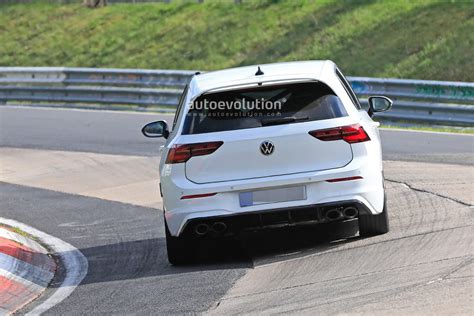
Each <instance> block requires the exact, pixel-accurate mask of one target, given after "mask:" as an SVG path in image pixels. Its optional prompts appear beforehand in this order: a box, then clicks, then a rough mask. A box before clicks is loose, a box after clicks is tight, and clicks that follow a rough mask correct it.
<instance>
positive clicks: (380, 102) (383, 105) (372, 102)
mask: <svg viewBox="0 0 474 316" xmlns="http://www.w3.org/2000/svg"><path fill="white" fill-rule="evenodd" d="M368 102H369V110H368V113H369V116H370V117H372V116H373V115H374V113H376V112H385V111H388V110H390V109H391V108H392V104H393V102H392V100H390V99H389V98H387V97H384V96H373V97H369V99H368Z"/></svg>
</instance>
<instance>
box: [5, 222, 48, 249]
mask: <svg viewBox="0 0 474 316" xmlns="http://www.w3.org/2000/svg"><path fill="white" fill-rule="evenodd" d="M0 237H2V238H5V239H10V240H13V241H16V242H18V243H19V244H22V245H24V246H26V247H28V248H30V249H32V250H34V251H35V252H39V253H44V254H48V251H47V250H46V249H44V247H43V246H41V245H40V244H38V243H37V242H36V241H34V240H31V239H29V238H26V237H25V236H22V235H20V234H18V233H15V232H14V231H12V230H10V229H8V228H6V227H0Z"/></svg>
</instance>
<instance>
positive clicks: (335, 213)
mask: <svg viewBox="0 0 474 316" xmlns="http://www.w3.org/2000/svg"><path fill="white" fill-rule="evenodd" d="M358 214H359V210H358V209H357V208H355V207H353V206H347V207H344V208H333V209H330V210H329V211H327V212H326V214H325V218H326V220H328V221H331V222H332V221H337V220H340V219H353V218H356V217H357V215H358Z"/></svg>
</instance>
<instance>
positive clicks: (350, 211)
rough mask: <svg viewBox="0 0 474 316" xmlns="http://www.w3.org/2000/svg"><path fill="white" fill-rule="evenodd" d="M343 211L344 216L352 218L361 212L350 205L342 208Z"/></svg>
mask: <svg viewBox="0 0 474 316" xmlns="http://www.w3.org/2000/svg"><path fill="white" fill-rule="evenodd" d="M342 213H343V214H344V218H346V219H352V218H355V217H356V216H357V215H358V214H359V210H358V209H356V208H355V207H353V206H349V207H346V208H344V210H342Z"/></svg>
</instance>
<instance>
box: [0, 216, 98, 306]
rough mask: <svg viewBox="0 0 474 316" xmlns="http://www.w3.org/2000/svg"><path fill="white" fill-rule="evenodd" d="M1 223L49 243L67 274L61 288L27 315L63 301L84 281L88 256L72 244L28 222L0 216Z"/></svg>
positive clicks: (46, 243)
mask: <svg viewBox="0 0 474 316" xmlns="http://www.w3.org/2000/svg"><path fill="white" fill-rule="evenodd" d="M0 223H4V224H6V225H9V226H13V227H18V228H19V229H21V230H22V231H24V232H27V233H28V234H30V235H32V236H35V237H37V238H39V239H40V240H41V242H42V243H44V244H45V245H48V247H49V249H51V250H52V251H53V252H54V253H55V254H56V255H57V256H59V257H60V259H61V263H62V268H63V269H64V271H65V273H66V276H65V277H64V280H63V282H62V283H61V285H60V286H59V288H57V289H56V290H55V291H54V293H53V294H52V295H51V296H50V297H49V298H47V299H46V300H45V301H44V302H43V303H41V304H40V305H39V306H37V307H36V308H34V309H33V310H32V311H31V312H30V313H28V314H27V315H38V314H42V313H44V312H46V311H47V310H48V309H50V308H52V307H54V306H55V305H57V304H59V303H61V302H62V301H63V300H64V299H66V298H67V297H68V296H69V295H71V293H72V292H73V291H74V290H75V288H76V287H77V286H78V285H79V284H80V283H81V282H82V280H83V279H84V277H85V276H86V274H87V270H88V265H89V263H88V261H87V258H86V257H85V256H84V255H83V254H82V253H81V252H80V251H79V250H78V249H77V248H75V247H74V246H72V245H71V244H68V243H67V242H64V241H62V240H61V239H59V238H56V237H53V236H51V235H48V234H46V233H44V232H42V231H40V230H37V229H35V228H33V227H30V226H28V225H26V224H23V223H21V222H18V221H15V220H11V219H7V218H3V217H0ZM0 272H1V270H0ZM0 274H1V273H0Z"/></svg>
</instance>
